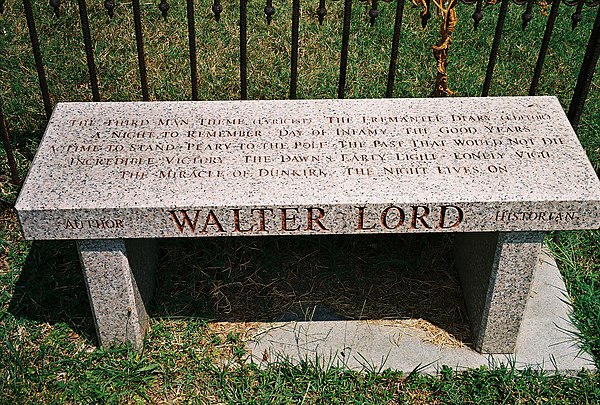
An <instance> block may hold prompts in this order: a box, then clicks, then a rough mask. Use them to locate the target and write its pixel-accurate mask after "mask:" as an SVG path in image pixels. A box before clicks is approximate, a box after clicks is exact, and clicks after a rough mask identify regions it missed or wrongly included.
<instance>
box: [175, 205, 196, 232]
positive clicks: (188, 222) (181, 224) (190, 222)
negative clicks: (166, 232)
mask: <svg viewBox="0 0 600 405" xmlns="http://www.w3.org/2000/svg"><path fill="white" fill-rule="evenodd" d="M195 211H196V215H194V219H190V217H189V216H188V210H179V212H180V213H181V216H182V221H180V220H179V218H178V217H177V214H176V213H175V211H168V212H169V214H171V219H173V222H175V226H176V227H177V229H178V230H179V232H181V233H183V230H184V229H185V227H186V226H187V227H188V228H190V230H191V231H192V233H194V232H196V225H197V224H198V216H199V215H200V211H199V210H195Z"/></svg>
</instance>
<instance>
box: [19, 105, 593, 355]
mask: <svg viewBox="0 0 600 405" xmlns="http://www.w3.org/2000/svg"><path fill="white" fill-rule="evenodd" d="M16 208H17V211H18V215H19V219H20V222H21V225H22V228H23V233H24V235H25V237H26V238H27V239H31V240H40V239H70V240H77V246H78V249H79V255H80V258H81V264H82V267H83V271H84V274H85V281H86V284H87V288H88V292H89V297H90V301H91V305H92V308H93V314H94V317H95V322H96V327H97V332H98V338H99V342H100V343H101V344H103V345H104V344H110V343H113V342H123V341H130V342H132V343H133V345H134V346H136V347H140V346H141V345H142V342H143V338H144V333H145V330H146V328H147V325H148V315H147V312H146V303H147V302H148V300H149V299H150V298H151V297H152V293H153V289H154V274H155V270H154V269H155V267H156V263H157V259H158V251H159V250H158V248H157V240H158V239H159V238H171V237H208V236H210V237H212V236H230V235H238V236H250V235H252V236H254V235H300V234H363V233H390V232H392V233H412V232H452V233H455V236H454V250H455V261H456V268H457V271H458V274H459V278H460V280H461V284H462V288H463V292H464V297H465V304H466V308H467V312H468V316H469V322H470V324H471V329H472V335H473V336H474V342H473V343H474V346H475V348H476V349H477V350H478V351H480V352H484V353H511V352H512V351H513V349H514V345H515V340H516V337H517V334H518V331H519V325H520V322H521V317H522V314H523V310H524V307H525V304H526V301H527V296H528V292H529V288H530V284H531V280H532V274H533V272H534V269H535V266H536V263H537V260H538V255H539V252H540V248H541V245H542V240H543V236H544V232H545V231H550V230H562V229H586V228H598V227H600V216H599V211H600V182H599V181H598V178H597V176H596V174H595V172H594V170H593V168H592V166H591V164H590V163H589V161H588V160H587V158H586V155H585V152H584V150H583V149H582V147H581V145H580V144H579V142H578V140H577V137H576V135H575V133H574V132H573V130H572V128H571V126H570V125H569V122H568V121H567V118H566V117H565V114H564V112H563V110H562V108H561V106H560V104H559V103H558V101H557V99H556V98H554V97H503V98H450V99H380V100H294V101H292V100H289V101H231V102H226V101H220V102H151V103H148V102H130V103H59V104H58V105H57V106H56V109H55V111H54V113H53V115H52V118H51V119H50V122H49V124H48V127H47V130H46V133H45V135H44V137H43V139H42V142H41V144H40V146H39V150H38V152H37V155H36V157H35V159H34V162H33V164H32V167H31V169H30V171H29V175H28V177H27V179H26V181H25V183H24V186H23V188H22V190H21V193H20V196H19V198H18V201H17V204H16Z"/></svg>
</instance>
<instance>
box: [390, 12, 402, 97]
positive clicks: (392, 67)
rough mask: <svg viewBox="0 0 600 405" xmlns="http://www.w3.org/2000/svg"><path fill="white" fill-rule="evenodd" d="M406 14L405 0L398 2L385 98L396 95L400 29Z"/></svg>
mask: <svg viewBox="0 0 600 405" xmlns="http://www.w3.org/2000/svg"><path fill="white" fill-rule="evenodd" d="M403 14H404V0H397V3H396V18H395V20H394V37H393V39H392V55H391V57H390V68H389V70H388V79H387V89H386V91H385V96H386V97H388V98H391V97H393V95H394V80H395V79H396V68H397V66H398V47H399V46H400V28H401V27H402V16H403Z"/></svg>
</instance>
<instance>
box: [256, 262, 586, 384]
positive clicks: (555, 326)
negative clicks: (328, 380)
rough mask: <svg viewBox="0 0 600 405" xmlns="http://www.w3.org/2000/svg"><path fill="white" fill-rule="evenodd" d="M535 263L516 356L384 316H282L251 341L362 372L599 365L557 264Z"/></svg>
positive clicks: (288, 355)
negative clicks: (442, 338)
mask: <svg viewBox="0 0 600 405" xmlns="http://www.w3.org/2000/svg"><path fill="white" fill-rule="evenodd" d="M540 258H541V259H540V262H539V263H538V266H536V271H535V274H534V278H533V283H532V287H531V292H530V296H529V299H528V301H527V306H526V308H525V313H524V318H523V322H522V324H521V328H520V331H519V335H518V338H517V344H516V349H515V353H514V354H494V355H491V354H480V353H478V352H476V351H475V350H473V349H472V348H470V347H467V346H466V345H463V346H460V347H459V346H456V345H454V346H447V345H436V344H433V343H429V342H428V340H429V341H430V340H431V339H429V337H428V336H427V333H426V332H425V331H423V330H420V329H416V328H413V327H407V326H398V325H394V324H391V323H388V324H386V323H385V322H382V321H340V320H335V321H303V322H278V323H269V324H265V325H264V326H262V327H261V328H260V329H259V331H258V332H257V333H256V334H254V337H253V338H252V340H251V341H248V342H247V345H248V348H249V349H250V351H251V352H252V356H253V359H254V361H256V362H259V363H271V362H277V361H280V360H282V359H287V360H289V361H292V362H299V361H303V360H308V361H313V362H314V361H319V362H320V363H322V365H325V366H327V365H336V366H346V367H348V368H351V369H356V370H366V371H377V370H384V369H388V368H390V369H396V370H402V371H405V372H410V371H412V370H415V369H418V370H419V371H420V372H425V373H432V374H434V373H436V372H437V371H438V370H440V369H441V367H442V366H443V365H447V366H450V367H452V368H454V369H459V370H460V369H465V368H476V367H479V366H482V365H485V366H497V365H500V364H505V365H507V366H512V365H514V366H515V368H516V369H526V368H532V369H536V370H547V371H551V372H559V373H566V374H571V373H577V372H579V371H581V370H582V369H586V370H590V371H594V370H595V366H594V363H593V360H592V358H591V357H590V356H589V355H587V354H585V353H582V352H580V349H579V347H578V345H577V342H576V339H575V337H574V335H573V332H574V331H575V329H574V326H573V325H572V324H571V323H570V322H569V311H570V308H569V305H568V304H567V301H568V300H567V298H566V295H565V294H566V289H565V285H564V282H563V280H562V278H561V276H560V273H559V271H558V268H557V266H556V262H555V261H554V259H553V258H552V256H551V255H550V254H549V253H548V252H547V251H544V252H543V253H542V255H541V256H540Z"/></svg>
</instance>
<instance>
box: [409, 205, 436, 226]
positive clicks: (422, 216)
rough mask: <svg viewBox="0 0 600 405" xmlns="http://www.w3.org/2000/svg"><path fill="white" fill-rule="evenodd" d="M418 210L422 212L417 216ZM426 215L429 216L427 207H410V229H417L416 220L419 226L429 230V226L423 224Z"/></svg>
mask: <svg viewBox="0 0 600 405" xmlns="http://www.w3.org/2000/svg"><path fill="white" fill-rule="evenodd" d="M419 208H422V209H423V212H422V213H421V214H419ZM427 215H429V207H425V206H423V205H414V206H413V207H412V218H411V221H410V227H411V229H416V228H417V220H419V222H420V223H421V225H423V226H424V227H425V228H427V229H431V226H430V225H429V224H428V223H427V222H425V217H426V216H427Z"/></svg>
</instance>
